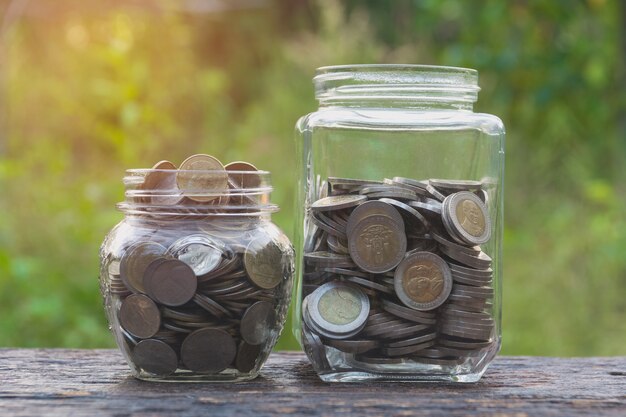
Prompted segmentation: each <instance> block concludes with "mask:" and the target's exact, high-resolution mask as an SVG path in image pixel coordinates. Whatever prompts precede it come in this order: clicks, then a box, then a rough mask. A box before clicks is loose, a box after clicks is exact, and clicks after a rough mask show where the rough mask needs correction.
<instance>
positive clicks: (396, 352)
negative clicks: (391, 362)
mask: <svg viewBox="0 0 626 417" xmlns="http://www.w3.org/2000/svg"><path fill="white" fill-rule="evenodd" d="M434 344H435V341H434V340H429V341H427V342H424V343H420V344H418V345H410V346H404V347H397V348H391V347H385V348H382V349H381V351H382V353H383V354H385V355H387V356H391V357H394V356H407V355H410V354H413V353H417V352H419V351H420V350H423V349H426V348H429V347H431V346H433V345H434Z"/></svg>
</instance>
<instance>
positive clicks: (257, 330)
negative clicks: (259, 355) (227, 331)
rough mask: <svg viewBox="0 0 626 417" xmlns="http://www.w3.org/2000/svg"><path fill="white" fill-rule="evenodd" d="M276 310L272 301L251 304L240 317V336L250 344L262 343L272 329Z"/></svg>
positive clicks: (270, 333)
mask: <svg viewBox="0 0 626 417" xmlns="http://www.w3.org/2000/svg"><path fill="white" fill-rule="evenodd" d="M275 323H276V311H275V309H274V305H273V304H272V303H269V302H266V301H259V302H256V303H254V304H252V305H251V306H250V307H248V309H247V310H246V312H245V313H244V314H243V317H242V318H241V324H240V329H241V337H242V338H243V340H245V341H246V342H247V343H249V344H251V345H260V344H261V343H264V342H265V341H266V340H267V339H268V338H269V337H270V336H271V335H272V332H273V331H274V328H275V327H276V326H275Z"/></svg>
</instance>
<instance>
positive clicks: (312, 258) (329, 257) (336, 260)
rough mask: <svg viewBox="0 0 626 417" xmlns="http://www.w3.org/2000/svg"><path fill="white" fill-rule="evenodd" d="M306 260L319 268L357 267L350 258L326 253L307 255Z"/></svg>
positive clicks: (317, 252) (310, 253) (319, 252)
mask: <svg viewBox="0 0 626 417" xmlns="http://www.w3.org/2000/svg"><path fill="white" fill-rule="evenodd" d="M304 260H305V262H308V263H310V264H313V265H316V266H318V267H329V268H351V267H354V266H356V265H355V264H354V262H353V261H352V259H351V258H350V257H349V256H346V255H340V254H335V253H332V252H325V251H316V252H309V253H305V254H304Z"/></svg>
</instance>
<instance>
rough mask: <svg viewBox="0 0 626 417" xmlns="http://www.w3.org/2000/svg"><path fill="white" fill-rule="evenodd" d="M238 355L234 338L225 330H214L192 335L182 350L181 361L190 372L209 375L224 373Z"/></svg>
mask: <svg viewBox="0 0 626 417" xmlns="http://www.w3.org/2000/svg"><path fill="white" fill-rule="evenodd" d="M236 354H237V346H236V344H235V340H234V339H233V337H232V336H231V335H230V334H228V333H227V332H225V331H224V330H220V329H212V328H205V329H200V330H196V331H195V332H193V333H191V334H190V335H189V336H187V337H186V338H185V340H184V341H183V344H182V346H181V348H180V355H181V359H182V361H183V363H184V364H185V366H186V367H187V368H189V370H190V371H194V372H200V373H208V374H216V373H218V372H222V371H223V370H224V369H226V368H227V367H228V366H229V365H230V364H231V363H232V362H233V359H235V355H236Z"/></svg>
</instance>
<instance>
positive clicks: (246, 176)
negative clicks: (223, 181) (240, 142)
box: [224, 161, 261, 189]
mask: <svg viewBox="0 0 626 417" xmlns="http://www.w3.org/2000/svg"><path fill="white" fill-rule="evenodd" d="M224 168H225V169H226V171H229V172H228V182H229V184H230V185H231V188H243V189H251V188H257V187H259V186H260V185H261V178H260V177H259V175H258V174H254V172H257V171H258V169H257V167H255V166H254V165H252V164H251V163H248V162H244V161H235V162H231V163H229V164H226V166H225V167H224ZM230 171H234V172H230Z"/></svg>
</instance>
